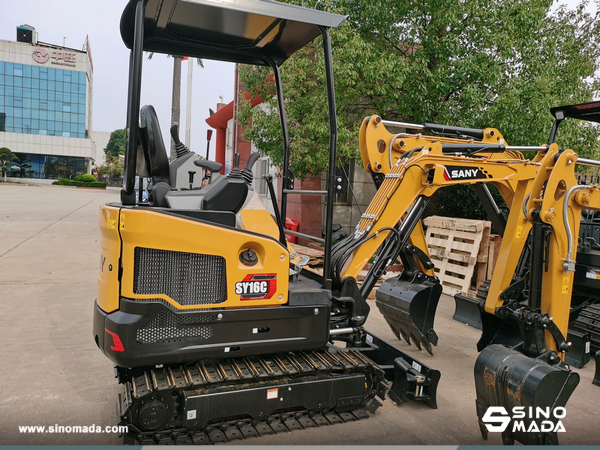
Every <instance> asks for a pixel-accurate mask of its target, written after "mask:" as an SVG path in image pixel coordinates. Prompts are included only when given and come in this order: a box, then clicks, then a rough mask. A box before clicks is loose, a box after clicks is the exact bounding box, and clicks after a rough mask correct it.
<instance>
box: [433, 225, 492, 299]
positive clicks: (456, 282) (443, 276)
mask: <svg viewBox="0 0 600 450" xmlns="http://www.w3.org/2000/svg"><path fill="white" fill-rule="evenodd" d="M423 225H425V226H426V227H427V234H426V237H425V240H426V242H427V247H428V249H429V256H430V257H431V261H432V262H433V264H434V265H435V272H436V275H437V276H438V278H439V279H440V282H441V284H442V288H443V292H444V293H445V294H448V295H455V294H459V293H460V294H463V295H466V294H468V292H469V289H470V288H471V282H472V280H473V279H475V284H476V286H479V285H480V284H481V283H483V282H484V281H485V280H486V279H487V262H488V252H489V240H490V229H491V222H489V221H487V220H469V219H454V218H449V217H439V216H432V217H428V218H426V219H424V220H423ZM478 263H479V264H478ZM476 266H477V270H476Z"/></svg>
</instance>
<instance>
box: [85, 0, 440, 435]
mask: <svg viewBox="0 0 600 450" xmlns="http://www.w3.org/2000/svg"><path fill="white" fill-rule="evenodd" d="M343 20H344V17H343V16H339V15H335V14H329V13H325V12H321V11H316V10H309V9H306V8H301V7H296V6H290V5H286V4H281V3H277V2H273V1H264V0H247V1H245V2H238V1H233V0H219V1H216V0H189V1H176V0H130V1H129V2H128V3H127V5H126V7H125V10H124V12H123V15H122V19H121V35H122V38H123V40H124V42H125V44H126V46H127V47H129V48H130V49H131V58H130V71H129V94H128V112H127V144H126V153H125V173H124V188H123V190H122V192H121V201H120V202H118V203H112V204H108V205H105V206H103V207H102V208H101V212H100V217H99V226H100V230H101V245H102V256H101V268H100V274H99V279H98V286H99V287H98V297H97V301H96V305H95V315H94V337H95V340H96V343H97V345H98V347H99V348H100V349H101V350H102V351H103V352H104V353H105V354H106V356H107V357H108V358H109V359H111V360H112V361H113V362H114V363H115V365H116V367H115V372H116V376H117V377H118V380H119V382H120V383H122V384H123V385H124V387H125V389H124V393H123V394H122V395H121V396H120V398H119V401H118V416H119V420H120V422H121V423H122V424H124V425H127V426H128V430H129V431H128V433H127V434H126V436H125V438H126V441H127V442H137V443H141V444H149V443H173V442H175V443H178V444H186V443H215V442H222V441H228V440H232V439H240V438H245V437H248V436H258V435H263V434H267V433H268V434H271V433H277V432H280V431H288V430H293V429H300V428H306V427H311V426H319V425H324V424H336V423H340V422H348V421H352V420H357V419H360V418H363V417H365V416H366V415H368V412H367V411H370V412H374V411H375V410H376V409H377V408H378V407H379V406H380V405H381V403H380V401H379V400H378V399H377V398H379V399H380V400H381V399H383V398H384V397H385V395H386V394H388V395H389V396H390V397H391V398H392V399H393V400H394V401H395V402H396V403H398V404H399V403H402V402H403V401H404V400H405V398H407V397H408V398H411V399H413V400H416V401H422V402H424V403H426V404H428V405H429V406H431V407H433V408H435V407H436V389H437V384H438V381H439V378H440V373H439V372H438V371H437V370H434V369H431V368H429V367H427V365H425V364H423V363H422V362H420V361H417V360H415V359H413V358H411V357H410V356H409V355H406V354H404V353H403V352H401V351H400V350H398V349H396V348H395V347H393V346H391V345H389V344H387V343H386V342H384V341H382V340H381V339H379V338H377V336H376V335H374V334H372V333H369V332H367V331H366V330H364V328H363V325H364V323H365V321H366V320H367V317H368V314H369V305H368V304H367V302H366V300H365V298H364V297H363V296H362V295H361V294H360V291H359V289H358V286H357V283H356V280H355V279H354V278H353V277H347V279H345V280H344V281H343V283H342V284H341V285H337V284H336V285H335V286H334V285H333V283H332V280H331V279H330V277H329V276H328V275H327V274H328V273H329V272H330V268H331V243H332V224H333V201H334V195H335V192H336V190H337V187H336V186H337V185H339V184H340V183H341V180H338V177H336V174H335V161H336V110H335V93H334V81H333V69H332V59H331V43H330V37H329V31H328V30H329V29H330V28H332V27H337V26H339V25H340V23H341V22H342V21H343ZM318 36H321V37H322V40H323V51H324V61H325V75H326V84H327V92H328V96H327V106H328V111H329V124H330V130H331V139H330V148H329V155H330V158H329V160H330V165H329V168H328V178H327V180H328V181H327V190H326V191H325V194H326V196H327V205H328V206H327V213H326V224H327V225H326V233H325V239H324V242H323V243H324V248H325V257H324V273H325V276H321V275H318V274H314V273H311V272H309V271H307V270H303V264H305V261H303V260H302V259H301V258H300V257H298V255H297V253H295V252H294V251H293V249H292V248H291V247H290V246H289V245H288V243H287V241H286V239H285V234H284V231H283V223H282V217H285V210H286V204H287V203H286V202H287V197H288V196H289V195H294V194H299V193H305V192H301V191H294V190H293V181H292V178H293V177H292V174H291V171H290V170H289V160H290V148H289V142H288V133H287V123H286V115H285V102H284V98H283V95H282V86H281V78H280V74H279V66H280V65H281V64H283V63H284V62H285V61H286V60H287V58H288V57H290V56H291V55H293V54H294V53H295V52H296V51H297V50H299V49H301V48H302V47H304V46H305V45H307V44H308V43H310V42H311V41H313V40H314V39H315V38H317V37H318ZM144 51H150V52H159V53H166V54H171V55H182V56H183V55H185V56H189V57H197V58H209V59H217V60H222V61H228V62H235V63H240V64H252V65H261V66H268V67H270V68H271V69H272V71H273V74H274V86H275V89H276V93H277V98H278V101H279V115H280V117H281V125H282V133H283V138H284V139H283V141H284V149H283V150H284V163H283V190H282V195H281V210H280V209H279V207H278V205H277V201H276V198H275V192H274V188H273V183H272V180H271V179H267V183H268V186H269V189H270V191H271V199H272V201H273V208H274V211H275V218H273V217H272V216H271V215H270V214H269V213H268V212H267V210H266V209H265V207H264V205H263V204H262V202H261V201H260V199H258V198H257V196H255V194H254V191H253V190H252V187H251V181H252V178H253V174H252V164H253V163H254V161H255V160H256V157H257V156H258V155H257V154H254V155H251V157H250V158H249V160H248V162H247V164H246V167H245V168H244V169H240V168H239V166H238V164H236V167H235V168H234V169H233V170H232V171H231V173H229V174H228V175H221V174H219V173H218V172H219V171H220V170H221V169H222V168H221V165H220V164H217V163H215V162H211V161H194V164H195V165H196V166H198V167H199V170H200V169H202V170H205V171H206V172H207V174H208V175H207V176H208V177H209V183H208V185H207V186H205V187H202V188H199V189H198V188H194V183H193V180H190V182H189V188H186V187H185V186H186V183H185V182H182V177H183V181H185V180H187V177H188V176H191V175H188V172H189V171H188V170H187V165H188V164H187V163H188V160H189V159H190V156H189V155H190V154H189V149H186V148H185V147H184V146H183V145H182V144H180V143H179V144H178V148H177V150H178V151H177V154H178V157H177V158H176V159H174V160H173V161H171V162H169V161H168V158H167V153H166V151H165V148H164V141H163V136H162V133H161V130H160V126H159V123H158V119H157V115H156V112H155V111H154V108H153V107H152V106H150V105H146V106H143V107H142V108H141V109H140V91H141V79H142V62H143V52H144ZM171 132H172V134H173V137H174V139H175V140H177V139H176V138H177V131H176V129H175V128H173V129H172V130H171ZM192 156H193V155H192ZM184 159H185V161H183V160H184ZM182 161H183V163H182ZM184 163H185V164H184ZM136 172H137V174H138V175H139V176H140V177H143V178H150V179H151V185H150V187H149V189H148V191H149V201H148V202H144V201H143V197H142V196H141V195H140V193H139V192H138V193H137V194H136V192H135V191H134V179H135V175H136ZM140 186H141V184H140ZM178 186H179V188H177V187H178ZM181 186H184V187H181ZM140 190H141V187H140ZM314 193H315V194H323V193H322V192H314ZM138 198H139V199H141V201H138ZM280 211H281V214H279V213H280ZM334 344H336V345H334Z"/></svg>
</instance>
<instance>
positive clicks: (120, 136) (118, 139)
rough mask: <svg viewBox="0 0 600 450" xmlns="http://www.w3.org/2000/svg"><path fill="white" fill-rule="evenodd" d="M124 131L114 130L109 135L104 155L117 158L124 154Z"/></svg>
mask: <svg viewBox="0 0 600 450" xmlns="http://www.w3.org/2000/svg"><path fill="white" fill-rule="evenodd" d="M125 136H126V131H125V129H124V128H123V129H121V130H115V131H113V132H112V133H110V138H109V139H108V144H106V148H105V149H104V153H105V154H106V155H107V156H108V155H112V156H117V157H118V156H119V155H124V154H125Z"/></svg>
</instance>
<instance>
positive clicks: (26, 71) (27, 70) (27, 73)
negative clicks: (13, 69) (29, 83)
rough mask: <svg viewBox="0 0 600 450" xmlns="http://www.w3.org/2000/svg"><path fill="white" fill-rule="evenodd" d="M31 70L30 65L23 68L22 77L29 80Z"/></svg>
mask: <svg viewBox="0 0 600 450" xmlns="http://www.w3.org/2000/svg"><path fill="white" fill-rule="evenodd" d="M31 69H32V67H31V66H30V65H25V66H23V76H24V77H27V78H31Z"/></svg>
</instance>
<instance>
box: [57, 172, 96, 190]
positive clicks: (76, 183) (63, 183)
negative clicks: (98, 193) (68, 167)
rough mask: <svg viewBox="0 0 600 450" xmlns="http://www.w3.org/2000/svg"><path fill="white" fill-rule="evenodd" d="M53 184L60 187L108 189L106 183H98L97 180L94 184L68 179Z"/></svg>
mask: <svg viewBox="0 0 600 450" xmlns="http://www.w3.org/2000/svg"><path fill="white" fill-rule="evenodd" d="M90 176H91V175H90ZM52 184H56V185H59V186H83V187H97V188H103V189H106V183H105V182H104V181H96V180H95V179H94V182H93V183H92V182H85V181H75V180H69V179H68V178H61V179H60V180H58V181H55V182H54V183H52Z"/></svg>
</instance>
